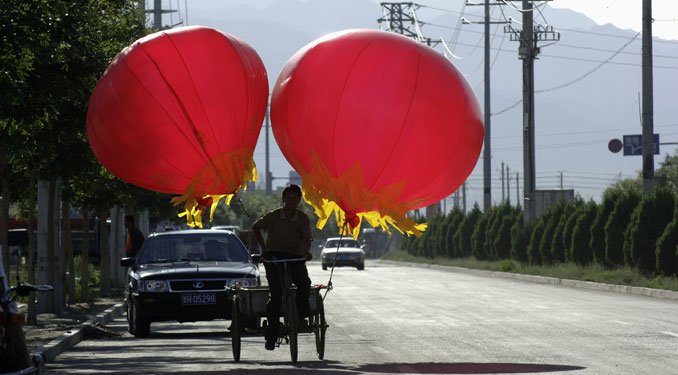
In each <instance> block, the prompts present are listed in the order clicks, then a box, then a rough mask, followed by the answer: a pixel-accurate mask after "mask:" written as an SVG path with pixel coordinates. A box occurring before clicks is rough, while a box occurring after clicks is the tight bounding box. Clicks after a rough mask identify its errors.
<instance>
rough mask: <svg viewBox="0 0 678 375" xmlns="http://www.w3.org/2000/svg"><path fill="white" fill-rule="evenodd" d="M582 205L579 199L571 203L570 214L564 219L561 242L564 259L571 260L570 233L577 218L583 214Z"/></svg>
mask: <svg viewBox="0 0 678 375" xmlns="http://www.w3.org/2000/svg"><path fill="white" fill-rule="evenodd" d="M583 211H584V205H583V202H582V201H581V200H576V201H575V202H574V203H573V208H572V210H571V211H570V212H571V213H570V215H569V216H568V217H567V220H565V226H564V227H563V244H565V246H566V247H565V251H564V253H565V261H566V262H571V261H573V259H572V233H574V227H575V226H576V225H577V220H579V217H580V216H581V215H582V214H583Z"/></svg>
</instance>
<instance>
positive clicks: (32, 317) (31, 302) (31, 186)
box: [26, 168, 38, 325]
mask: <svg viewBox="0 0 678 375" xmlns="http://www.w3.org/2000/svg"><path fill="white" fill-rule="evenodd" d="M36 174H37V172H36V170H35V168H34V169H33V170H32V171H31V175H30V177H29V182H28V189H27V190H28V225H27V226H28V228H27V229H28V260H27V262H26V263H28V264H27V265H26V272H27V274H28V275H27V278H28V282H29V283H30V284H35V263H36V261H37V259H36V255H37V253H38V239H37V236H36V233H35V230H36V229H37V228H35V224H36V220H35V214H36V213H35V205H36V203H37V200H38V198H37V193H38V191H37V184H36ZM26 322H27V323H28V324H32V325H36V324H37V323H38V319H37V309H36V305H35V294H34V293H31V295H30V296H29V297H28V316H27V318H26Z"/></svg>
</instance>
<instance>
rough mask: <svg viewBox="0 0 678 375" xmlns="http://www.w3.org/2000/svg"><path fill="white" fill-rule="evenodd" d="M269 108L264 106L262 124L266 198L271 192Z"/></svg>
mask: <svg viewBox="0 0 678 375" xmlns="http://www.w3.org/2000/svg"><path fill="white" fill-rule="evenodd" d="M269 119H270V106H266V118H265V122H264V131H265V132H266V134H265V136H264V139H266V196H269V195H271V193H272V192H273V181H272V179H271V153H270V151H269V148H268V147H269V146H268V144H269V140H268V139H269V126H270V120H269Z"/></svg>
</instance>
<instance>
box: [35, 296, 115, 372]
mask: <svg viewBox="0 0 678 375" xmlns="http://www.w3.org/2000/svg"><path fill="white" fill-rule="evenodd" d="M126 307H127V303H126V302H121V303H118V304H116V305H114V306H112V307H110V308H108V309H106V310H105V311H104V312H102V313H100V314H97V315H96V316H95V317H93V318H91V319H89V320H87V321H86V322H84V323H82V325H80V327H79V328H77V329H75V330H70V331H68V332H66V333H64V334H63V335H61V336H60V337H57V338H55V339H54V340H52V341H50V342H49V343H47V345H44V346H43V347H41V348H40V349H37V350H35V351H33V353H31V356H32V357H33V358H35V357H38V358H39V360H40V362H41V363H46V362H49V361H51V360H53V359H54V358H56V356H58V355H59V354H61V353H63V352H65V351H66V350H68V349H70V348H71V347H73V346H75V345H76V344H77V343H79V342H80V341H82V340H83V339H84V338H85V331H86V330H87V329H88V327H91V326H95V325H106V324H107V323H110V322H111V321H112V320H113V319H115V318H117V317H118V316H120V315H121V314H122V313H123V312H124V311H125V309H126Z"/></svg>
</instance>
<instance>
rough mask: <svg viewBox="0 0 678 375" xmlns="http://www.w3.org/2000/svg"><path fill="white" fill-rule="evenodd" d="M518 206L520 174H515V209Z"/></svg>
mask: <svg viewBox="0 0 678 375" xmlns="http://www.w3.org/2000/svg"><path fill="white" fill-rule="evenodd" d="M519 204H520V173H518V172H516V207H517V206H518V205H519Z"/></svg>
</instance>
